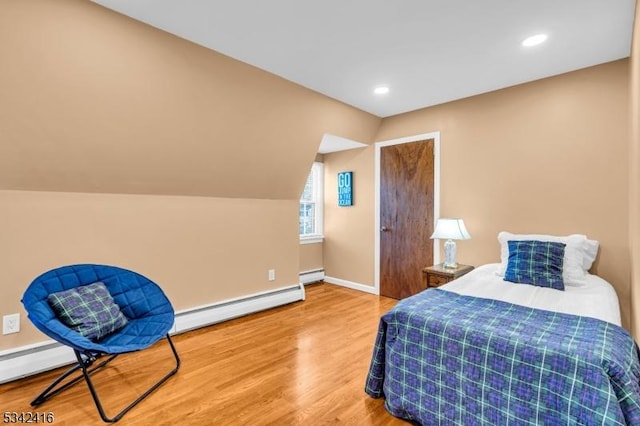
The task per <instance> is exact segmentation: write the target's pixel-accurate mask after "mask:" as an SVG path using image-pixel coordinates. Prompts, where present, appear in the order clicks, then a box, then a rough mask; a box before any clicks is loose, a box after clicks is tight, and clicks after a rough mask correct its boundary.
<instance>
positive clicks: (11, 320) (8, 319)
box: [2, 314, 20, 334]
mask: <svg viewBox="0 0 640 426" xmlns="http://www.w3.org/2000/svg"><path fill="white" fill-rule="evenodd" d="M19 331H20V314H11V315H5V316H3V317H2V334H12V333H18V332H19Z"/></svg>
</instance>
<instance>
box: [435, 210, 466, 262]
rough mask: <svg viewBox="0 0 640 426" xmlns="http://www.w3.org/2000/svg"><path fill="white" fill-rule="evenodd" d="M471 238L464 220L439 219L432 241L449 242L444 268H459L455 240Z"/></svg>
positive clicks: (445, 250)
mask: <svg viewBox="0 0 640 426" xmlns="http://www.w3.org/2000/svg"><path fill="white" fill-rule="evenodd" d="M470 238H471V235H469V233H468V232H467V228H466V227H465V226H464V221H463V220H462V219H444V218H441V219H438V221H437V222H436V229H435V231H433V235H431V239H438V240H443V239H446V240H447V241H446V242H445V243H444V262H443V264H442V266H443V267H445V268H451V269H455V268H457V267H458V263H457V262H456V243H455V241H453V240H468V239H470Z"/></svg>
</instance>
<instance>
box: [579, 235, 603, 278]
mask: <svg viewBox="0 0 640 426" xmlns="http://www.w3.org/2000/svg"><path fill="white" fill-rule="evenodd" d="M599 245H600V243H599V242H597V241H596V240H586V241H585V243H584V245H583V246H582V254H583V256H582V269H583V270H584V271H585V272H587V271H588V270H589V269H591V266H593V262H594V261H595V260H596V256H597V255H598V246H599Z"/></svg>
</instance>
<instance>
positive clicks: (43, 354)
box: [0, 284, 305, 383]
mask: <svg viewBox="0 0 640 426" xmlns="http://www.w3.org/2000/svg"><path fill="white" fill-rule="evenodd" d="M304 299H305V291H304V286H303V285H302V284H299V285H295V286H291V287H284V288H280V289H276V290H270V291H266V292H262V293H256V294H252V295H249V296H245V297H241V298H237V299H229V300H225V301H222V302H218V303H214V304H211V305H206V306H200V307H197V308H192V309H186V310H183V311H179V312H176V319H175V323H174V325H173V328H172V329H171V331H170V333H171V334H179V333H184V332H186V331H189V330H193V329H196V328H200V327H205V326H207V325H211V324H215V323H218V322H222V321H227V320H230V319H233V318H237V317H240V316H244V315H248V314H252V313H255V312H259V311H264V310H266V309H271V308H275V307H278V306H282V305H286V304H289V303H292V302H297V301H300V300H304ZM75 361H76V357H75V355H74V353H73V350H72V349H71V348H69V347H67V346H63V345H61V344H59V343H57V342H55V341H54V340H48V341H45V342H41V343H36V344H33V345H27V346H22V347H19V348H15V349H10V350H5V351H1V352H0V383H6V382H10V381H12V380H16V379H20V378H23V377H26V376H31V375H34V374H38V373H41V372H43V371H48V370H52V369H54V368H58V367H61V366H64V365H68V364H71V363H73V362H75Z"/></svg>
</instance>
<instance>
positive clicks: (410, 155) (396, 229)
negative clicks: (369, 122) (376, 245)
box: [380, 139, 434, 299]
mask: <svg viewBox="0 0 640 426" xmlns="http://www.w3.org/2000/svg"><path fill="white" fill-rule="evenodd" d="M433 144H434V141H433V139H429V140H426V141H420V142H410V143H403V144H398V145H391V146H388V147H383V148H381V150H380V295H382V296H387V297H393V298H394V299H402V298H405V297H407V296H411V295H413V294H416V293H418V292H420V291H421V290H423V286H422V269H423V268H424V267H426V266H429V265H431V264H432V260H433V240H431V239H429V237H430V236H431V234H432V233H433V173H434V172H433V161H434V152H433Z"/></svg>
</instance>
